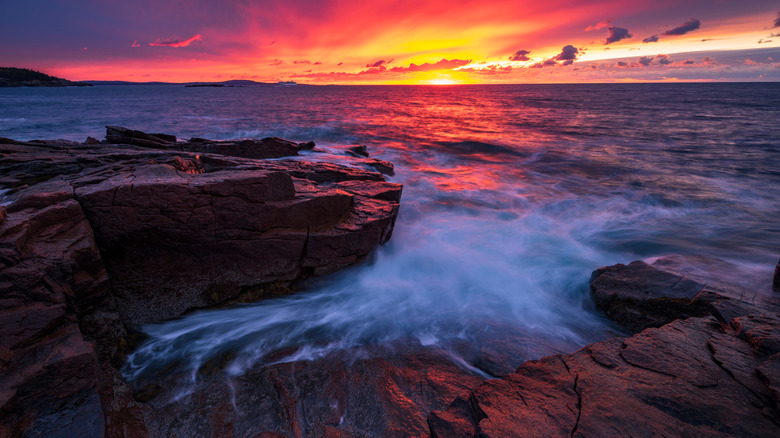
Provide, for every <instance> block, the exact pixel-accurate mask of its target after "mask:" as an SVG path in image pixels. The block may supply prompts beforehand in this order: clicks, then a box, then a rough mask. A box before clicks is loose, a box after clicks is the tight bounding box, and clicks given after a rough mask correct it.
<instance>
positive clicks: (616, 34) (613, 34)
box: [604, 26, 633, 45]
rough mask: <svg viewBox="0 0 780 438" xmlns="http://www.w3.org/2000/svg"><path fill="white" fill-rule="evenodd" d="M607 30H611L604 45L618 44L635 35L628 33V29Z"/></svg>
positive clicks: (609, 28)
mask: <svg viewBox="0 0 780 438" xmlns="http://www.w3.org/2000/svg"><path fill="white" fill-rule="evenodd" d="M607 29H608V30H609V33H608V34H607V39H606V40H604V45H607V44H612V43H616V42H618V41H620V40H624V39H626V38H631V37H633V35H631V34H630V33H628V29H626V28H623V27H613V26H609V27H608V28H607Z"/></svg>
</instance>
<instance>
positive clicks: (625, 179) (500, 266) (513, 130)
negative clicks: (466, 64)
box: [0, 83, 780, 380]
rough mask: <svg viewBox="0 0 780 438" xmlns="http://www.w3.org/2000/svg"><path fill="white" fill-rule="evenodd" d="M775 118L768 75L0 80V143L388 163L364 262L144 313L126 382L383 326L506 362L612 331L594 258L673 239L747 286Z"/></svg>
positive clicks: (370, 338)
mask: <svg viewBox="0 0 780 438" xmlns="http://www.w3.org/2000/svg"><path fill="white" fill-rule="evenodd" d="M778 120H780V84H776V83H761V84H749V83H743V84H603V85H593V84H577V85H500V86H478V85H476V86H471V85H469V86H442V87H438V86H323V87H310V86H297V87H236V88H228V87H226V88H185V87H182V86H177V85H156V86H140V85H137V86H96V87H94V88H45V89H44V88H28V89H0V136H2V137H8V138H13V139H18V140H32V139H54V138H63V139H68V140H78V141H83V140H84V139H85V138H86V137H87V136H93V137H96V138H103V136H104V135H105V129H104V126H105V125H121V126H125V127H128V128H132V129H139V130H143V131H147V132H164V133H171V134H175V135H178V136H179V137H182V138H188V137H204V138H212V139H230V138H239V137H247V138H261V137H269V136H278V137H283V138H287V139H290V140H294V141H299V142H304V141H314V142H315V143H316V144H317V147H318V148H319V149H322V150H324V151H328V150H329V147H330V146H334V145H341V144H365V145H367V146H368V149H369V151H370V153H371V156H372V157H377V158H381V159H384V160H387V161H391V162H393V163H394V164H395V166H396V174H395V176H393V177H389V178H388V179H389V180H390V181H392V182H397V183H402V184H404V192H403V198H402V201H401V209H400V215H399V218H398V221H397V224H396V227H395V232H394V235H393V238H392V240H391V241H390V243H389V244H387V245H385V246H383V247H381V248H380V249H379V250H378V251H377V252H376V253H375V255H374V256H373V257H372V258H371V259H370V260H369V261H368V262H366V263H364V264H362V265H360V266H357V267H354V268H351V269H348V270H346V271H344V272H342V273H338V274H335V275H333V276H330V277H327V278H326V279H323V280H322V281H320V282H318V283H315V284H314V285H313V286H311V287H310V288H309V289H307V290H305V291H302V292H301V293H299V294H296V295H293V296H290V297H286V298H279V299H274V300H267V301H262V302H259V303H254V304H248V305H242V306H237V307H234V308H229V309H220V310H210V311H200V312H196V313H193V314H190V315H187V316H185V317H182V318H180V319H177V320H174V321H170V322H166V323H162V324H155V325H149V326H147V327H145V328H144V331H145V332H146V333H147V334H148V335H149V339H148V340H147V341H146V343H144V344H143V345H142V346H141V347H140V348H139V349H138V350H137V351H136V352H135V353H133V354H132V355H131V356H130V358H129V360H128V362H127V364H126V366H125V369H124V373H125V376H126V377H128V378H129V379H131V380H133V379H142V378H144V377H145V376H153V375H154V374H155V373H159V372H162V370H166V372H168V371H170V370H171V368H172V367H174V368H179V369H180V371H185V374H186V373H187V371H189V374H190V375H191V377H192V378H196V375H197V370H198V369H199V368H200V367H201V366H202V365H203V363H205V362H206V361H208V360H209V359H210V358H213V357H216V356H218V355H225V354H228V355H229V357H231V358H233V359H232V360H231V361H230V363H229V364H228V365H227V366H226V368H225V371H226V372H227V373H228V374H241V373H242V372H244V370H246V369H247V368H248V367H251V366H255V365H257V364H262V363H268V362H269V361H270V362H284V361H293V360H309V359H316V358H318V357H321V356H323V355H326V354H333V353H334V352H335V353H338V352H339V351H350V352H354V351H356V349H358V350H359V349H360V348H361V347H377V346H383V345H386V346H390V345H398V344H399V341H402V342H401V344H403V343H407V344H408V343H410V342H411V343H416V344H419V346H422V347H426V346H431V347H436V348H441V349H443V350H445V351H452V358H453V360H454V361H463V358H461V357H460V356H459V353H458V351H459V350H458V348H456V346H457V345H462V343H463V342H467V343H469V342H471V343H475V344H479V343H481V342H484V341H485V339H486V338H489V337H491V336H497V335H499V333H498V332H502V333H507V332H509V333H523V334H524V336H526V338H532V339H536V340H537V341H538V342H529V343H528V347H527V348H525V349H523V350H522V355H521V356H522V357H518V360H526V359H533V358H538V357H540V356H542V355H545V354H550V352H551V351H559V350H565V349H569V350H574V349H576V348H577V347H579V346H582V345H584V344H586V343H589V342H593V341H596V340H600V339H604V338H605V337H607V336H609V335H611V334H613V333H614V332H615V330H616V329H615V328H614V327H613V326H612V325H611V324H610V323H609V322H608V321H606V320H605V319H604V318H603V316H602V315H600V314H599V312H598V311H596V310H595V309H594V308H593V306H592V304H591V302H590V298H589V290H588V279H589V277H590V273H591V272H592V271H593V270H594V269H596V268H598V267H600V266H604V265H611V264H614V263H628V262H630V261H633V260H638V259H641V260H650V261H651V260H654V259H655V258H657V257H662V256H667V255H673V254H676V255H683V256H706V257H708V260H713V259H714V260H718V261H722V262H723V264H717V263H716V264H707V263H704V264H701V265H699V266H697V267H696V269H698V270H699V271H703V272H704V275H705V276H706V275H708V274H711V275H712V276H716V277H718V278H720V279H724V278H725V279H726V280H729V281H733V282H735V283H738V284H742V285H744V286H746V287H749V288H753V289H760V290H766V291H768V288H769V281H770V279H771V273H772V270H773V268H774V265H775V263H777V260H778V256H779V255H780V220H779V219H780V123H779V122H778ZM303 159H330V160H333V161H336V162H338V158H337V157H335V156H332V155H328V154H327V153H326V154H312V155H309V156H306V157H303ZM683 260H685V259H683ZM690 260H700V259H694V258H690ZM692 263H693V262H692ZM713 266H715V267H713ZM722 266H728V267H729V268H728V269H725V270H724V269H723V268H722ZM708 270H709V272H708ZM491 330H492V332H491ZM539 340H540V341H539ZM549 345H554V346H556V348H557V350H556V349H555V348H554V349H552V350H551V349H550V348H546V347H545V346H549ZM478 347H479V345H477V348H478ZM366 351H369V350H366ZM279 352H283V353H279ZM464 366H466V367H468V366H469V364H468V363H465V364H464Z"/></svg>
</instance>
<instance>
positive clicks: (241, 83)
mask: <svg viewBox="0 0 780 438" xmlns="http://www.w3.org/2000/svg"><path fill="white" fill-rule="evenodd" d="M84 82H85V83H87V84H90V85H183V86H185V87H291V86H300V85H304V84H299V83H296V82H293V81H281V82H256V81H250V80H246V79H233V80H229V81H223V82H159V81H154V82H130V81H84Z"/></svg>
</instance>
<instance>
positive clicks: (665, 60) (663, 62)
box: [655, 55, 672, 65]
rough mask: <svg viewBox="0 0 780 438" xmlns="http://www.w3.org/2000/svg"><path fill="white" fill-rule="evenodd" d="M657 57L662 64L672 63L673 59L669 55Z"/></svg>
mask: <svg viewBox="0 0 780 438" xmlns="http://www.w3.org/2000/svg"><path fill="white" fill-rule="evenodd" d="M655 59H656V61H658V63H659V64H661V65H669V64H671V63H672V60H671V59H669V55H658V56H656V57H655Z"/></svg>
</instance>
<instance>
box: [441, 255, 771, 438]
mask: <svg viewBox="0 0 780 438" xmlns="http://www.w3.org/2000/svg"><path fill="white" fill-rule="evenodd" d="M591 288H592V291H593V293H594V299H595V300H597V302H598V303H601V305H603V306H604V308H605V309H606V311H607V314H608V315H615V317H616V318H617V320H618V321H619V322H622V323H623V324H624V325H626V326H627V327H629V328H633V329H641V327H642V325H648V324H649V325H653V324H657V323H659V321H662V320H664V319H673V321H672V322H670V323H668V324H666V325H663V326H661V327H659V328H648V329H646V330H644V331H641V333H638V334H636V335H634V336H633V337H630V338H622V337H616V338H613V339H610V340H608V341H604V342H599V343H595V344H591V345H588V346H586V347H584V348H582V349H581V350H579V351H577V352H575V353H572V354H565V355H555V356H549V357H546V358H543V359H541V360H539V361H531V362H526V363H525V364H523V365H521V366H520V368H518V369H517V371H516V372H515V373H512V374H510V375H508V376H506V377H504V378H503V379H500V380H491V381H487V382H485V383H483V384H482V385H480V386H479V387H478V388H477V389H475V390H473V391H471V392H470V393H468V394H466V395H462V396H460V397H459V398H457V399H456V400H455V401H454V402H453V403H452V404H451V405H450V406H449V407H448V409H446V410H443V411H435V412H432V413H431V415H430V416H429V417H428V424H429V426H430V428H431V436H434V437H445V436H446V437H476V436H480V437H503V436H517V435H522V436H661V435H664V436H757V437H770V436H777V435H778V434H780V412H778V405H777V401H778V397H777V394H778V389H777V387H778V386H777V382H778V381H780V377H778V376H780V373H779V372H778V369H780V367H778V365H777V358H778V354H780V353H778V351H780V342H778V340H780V318H778V314H777V300H775V299H772V298H771V297H769V298H767V297H763V300H758V299H757V298H754V299H753V300H751V301H741V299H740V297H734V296H728V295H729V294H730V293H731V289H730V288H728V287H727V288H721V287H719V286H718V285H717V284H710V285H705V284H702V283H697V282H694V281H692V280H688V279H685V278H683V277H682V276H680V275H678V274H675V273H671V272H668V271H663V270H659V269H657V268H655V267H652V266H650V265H647V264H645V263H642V262H634V263H631V264H629V265H628V266H625V265H615V266H611V267H607V268H601V269H598V270H596V271H595V272H594V273H593V276H592V285H591ZM742 298H744V297H742ZM723 303H727V306H726V307H725V308H724V307H723ZM664 304H667V305H668V307H667V308H666V309H664ZM702 309H705V310H706V311H710V312H713V313H717V314H718V315H719V318H715V317H712V316H705V317H690V315H691V314H695V313H699V312H701V311H702ZM644 312H647V313H648V315H647V316H646V315H644ZM726 315H728V318H727V317H726ZM632 318H636V319H632ZM686 318H687V319H686Z"/></svg>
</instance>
